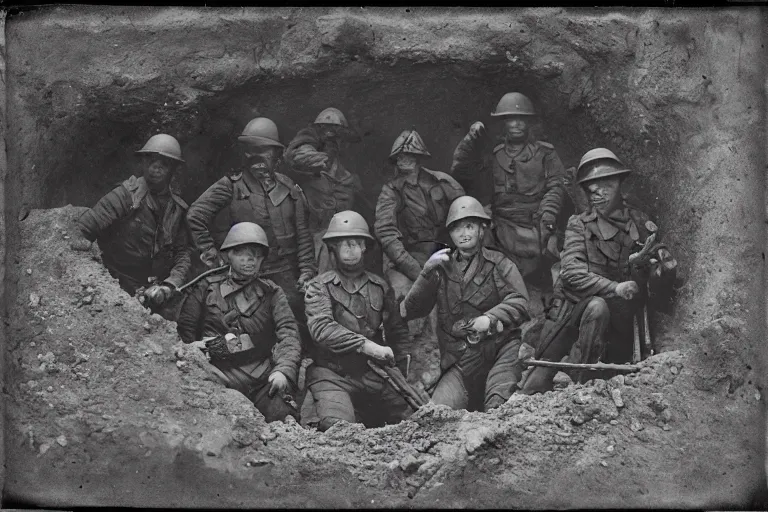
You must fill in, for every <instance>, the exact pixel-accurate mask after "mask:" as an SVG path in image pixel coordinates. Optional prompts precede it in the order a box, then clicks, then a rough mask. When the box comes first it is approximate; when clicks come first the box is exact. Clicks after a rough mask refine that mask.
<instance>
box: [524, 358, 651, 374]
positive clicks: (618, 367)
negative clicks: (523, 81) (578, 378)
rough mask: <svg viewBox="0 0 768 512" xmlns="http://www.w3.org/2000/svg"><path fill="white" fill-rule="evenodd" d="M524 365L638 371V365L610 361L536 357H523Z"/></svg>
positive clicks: (568, 368)
mask: <svg viewBox="0 0 768 512" xmlns="http://www.w3.org/2000/svg"><path fill="white" fill-rule="evenodd" d="M523 364H525V365H526V366H545V367H548V368H560V369H563V370H594V371H597V370H614V371H619V372H627V373H632V372H639V371H640V367H639V366H637V365H633V364H611V363H561V362H557V361H539V360H538V359H533V358H529V359H524V360H523Z"/></svg>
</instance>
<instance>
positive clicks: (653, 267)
mask: <svg viewBox="0 0 768 512" xmlns="http://www.w3.org/2000/svg"><path fill="white" fill-rule="evenodd" d="M629 172H630V170H629V169H628V168H627V167H626V166H625V165H624V164H622V163H621V161H619V159H618V158H617V157H616V155H614V154H613V153H612V152H611V151H609V150H607V149H604V148H597V149H593V150H591V151H589V152H587V153H586V154H585V155H584V156H583V157H582V159H581V163H580V164H579V167H578V171H577V183H578V184H579V185H581V187H582V188H583V189H584V191H585V193H586V195H587V198H588V199H589V204H590V209H589V210H588V211H586V212H584V213H581V214H579V215H573V216H572V217H571V218H570V219H569V220H568V228H567V230H566V234H565V246H564V248H563V252H562V260H561V261H562V263H561V264H562V266H561V270H560V280H559V282H558V283H556V285H555V294H554V298H555V300H554V306H553V308H552V309H551V310H550V311H549V312H548V319H549V320H550V325H551V328H550V329H547V330H546V331H545V332H542V335H543V336H542V340H541V342H540V344H539V346H538V347H537V350H536V357H537V358H539V359H543V360H548V361H560V360H562V359H563V358H565V357H566V356H567V361H568V362H571V363H596V362H598V361H602V362H613V363H624V362H627V361H629V360H630V359H635V360H639V359H640V357H641V354H638V353H637V352H638V350H637V349H638V348H640V347H638V346H637V342H635V337H637V338H639V332H640V331H641V330H644V329H646V330H647V322H643V318H644V317H645V315H647V311H643V308H644V304H645V303H646V301H647V297H648V291H649V288H650V289H653V288H654V287H656V286H657V285H662V284H664V281H666V280H668V279H672V280H674V278H675V274H676V267H677V262H676V261H675V260H674V258H672V255H671V254H670V252H669V250H667V248H666V247H665V246H664V245H663V244H661V243H658V242H657V241H656V237H657V227H656V225H655V224H654V223H653V222H651V221H650V220H649V219H648V216H647V215H646V214H645V213H643V212H642V211H640V210H638V209H635V208H632V207H630V206H628V205H627V204H626V203H625V202H624V200H623V198H622V196H621V183H622V180H623V179H624V178H625V177H626V176H627V174H628V173H629ZM644 313H645V315H644ZM638 315H640V316H639V318H640V321H638ZM636 331H637V334H636ZM643 334H644V335H645V336H644V337H646V338H647V339H648V340H649V341H650V337H649V333H648V332H643ZM644 352H645V354H644V355H649V353H650V347H647V348H646V349H645V350H644ZM556 373H557V370H553V369H550V368H543V367H537V368H535V369H533V370H532V371H531V373H530V375H529V376H528V377H527V379H526V381H525V383H524V385H523V389H522V392H523V393H526V394H531V393H536V392H543V391H547V390H550V389H552V378H553V377H554V375H555V374H556ZM587 373H589V375H587ZM594 376H595V373H594V372H586V373H585V374H584V375H583V377H585V378H593V377H594ZM572 377H573V378H574V379H575V380H577V381H578V380H581V379H582V375H580V374H576V375H572Z"/></svg>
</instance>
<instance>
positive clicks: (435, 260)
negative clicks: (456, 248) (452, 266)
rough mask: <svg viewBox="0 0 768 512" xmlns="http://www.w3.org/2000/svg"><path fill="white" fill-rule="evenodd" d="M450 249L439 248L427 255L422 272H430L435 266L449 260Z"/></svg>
mask: <svg viewBox="0 0 768 512" xmlns="http://www.w3.org/2000/svg"><path fill="white" fill-rule="evenodd" d="M450 252H451V250H450V249H440V250H439V251H437V252H436V253H434V254H433V255H432V256H430V257H429V259H428V260H427V262H426V263H425V264H424V269H423V272H424V273H425V274H427V273H429V272H432V271H433V270H434V269H435V268H436V267H438V266H440V265H442V264H443V263H445V262H447V261H450V259H451V256H450Z"/></svg>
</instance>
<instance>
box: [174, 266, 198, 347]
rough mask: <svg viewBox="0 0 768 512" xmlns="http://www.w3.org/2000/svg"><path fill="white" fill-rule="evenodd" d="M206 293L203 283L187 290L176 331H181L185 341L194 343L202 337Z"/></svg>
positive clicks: (182, 339) (180, 334)
mask: <svg viewBox="0 0 768 512" xmlns="http://www.w3.org/2000/svg"><path fill="white" fill-rule="evenodd" d="M203 282H204V281H203ZM204 294H205V290H204V285H203V283H198V284H197V285H195V286H193V287H192V288H191V289H189V290H185V297H184V298H183V299H182V300H183V302H182V304H181V310H180V311H179V318H178V320H176V332H178V333H179V337H181V341H183V342H184V343H192V342H193V341H196V340H199V339H200V338H201V337H202V326H203V321H204V318H203V316H204V314H205V311H204V305H203V295H204Z"/></svg>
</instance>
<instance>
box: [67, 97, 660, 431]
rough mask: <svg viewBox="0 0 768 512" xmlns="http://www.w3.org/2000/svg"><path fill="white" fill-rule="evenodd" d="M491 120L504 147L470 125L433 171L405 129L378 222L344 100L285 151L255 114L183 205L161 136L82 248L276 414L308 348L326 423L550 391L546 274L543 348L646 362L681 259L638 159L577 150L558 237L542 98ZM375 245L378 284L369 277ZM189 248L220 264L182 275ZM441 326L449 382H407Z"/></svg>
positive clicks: (444, 375)
mask: <svg viewBox="0 0 768 512" xmlns="http://www.w3.org/2000/svg"><path fill="white" fill-rule="evenodd" d="M491 115H492V116H493V117H495V118H498V119H499V120H500V121H501V123H500V124H502V125H503V136H502V137H501V139H500V140H499V141H496V142H498V143H497V144H495V145H494V144H493V143H492V142H493V141H491V140H490V137H489V136H488V134H487V132H486V130H485V127H484V125H483V124H482V123H481V122H476V123H474V124H473V125H472V126H471V128H470V129H469V132H468V133H467V135H466V136H465V137H464V138H463V140H462V141H461V142H460V143H459V145H458V147H457V148H456V150H455V152H454V157H453V165H452V167H451V169H450V172H449V173H444V172H439V171H433V170H430V169H427V168H426V167H424V165H423V164H424V162H425V160H426V159H428V158H429V157H430V153H429V151H428V150H427V148H426V145H425V144H424V141H423V140H422V139H421V137H420V136H419V134H418V133H417V132H416V131H415V130H405V131H404V132H402V133H401V134H400V135H399V136H398V137H397V139H396V140H395V142H394V144H393V146H392V149H391V152H390V155H389V163H390V164H391V165H392V167H394V174H393V177H392V179H390V180H389V181H388V182H387V183H386V184H385V185H384V186H383V188H382V190H381V193H380V195H379V198H378V202H377V204H376V208H375V222H374V225H373V233H371V230H370V229H369V225H368V223H367V222H366V220H365V219H364V217H363V216H362V215H361V214H360V213H357V212H356V211H354V209H355V208H356V207H358V208H359V205H358V204H357V203H358V202H359V201H358V200H357V199H356V198H359V197H360V196H361V192H362V191H363V188H362V186H361V183H360V179H359V177H358V175H357V174H356V173H354V172H352V171H350V170H349V169H347V168H346V167H345V165H344V163H343V158H344V148H345V147H346V145H347V143H348V142H349V141H350V140H354V133H353V131H352V130H351V129H350V127H349V124H348V122H347V120H346V119H345V117H344V115H343V114H342V112H340V111H339V110H338V109H335V108H328V109H326V110H324V111H323V112H321V113H320V114H319V115H318V116H317V118H316V120H315V121H314V122H313V123H312V124H311V125H309V126H307V127H306V128H304V129H302V130H301V131H299V132H298V134H297V135H296V136H295V138H294V139H293V140H292V141H291V142H290V143H289V144H288V146H287V147H285V146H284V145H283V144H282V143H281V142H280V137H279V134H278V129H277V126H276V125H275V123H274V122H272V121H271V120H270V119H268V118H266V117H258V118H255V119H253V120H251V121H250V122H249V123H248V124H247V125H246V126H245V128H244V129H243V132H242V134H241V135H240V136H239V137H238V141H239V145H238V146H239V151H240V153H241V154H240V156H241V157H242V160H241V161H242V166H241V168H240V172H237V173H236V174H233V175H229V176H225V177H223V178H221V179H219V180H218V181H217V182H216V183H214V184H213V185H211V186H210V187H209V188H208V189H207V190H206V191H205V192H204V193H203V194H202V195H201V196H200V197H199V198H198V199H197V200H196V201H194V202H193V203H192V204H191V205H190V206H188V205H187V204H186V203H185V202H184V201H183V200H182V199H181V198H180V197H179V196H178V195H177V194H176V193H175V192H173V191H172V190H171V187H170V183H171V179H172V178H173V176H174V175H175V174H176V173H177V172H178V170H179V169H180V168H181V167H182V165H183V163H184V160H183V158H182V154H181V148H180V146H179V143H178V141H177V140H176V139H175V138H173V137H172V136H170V135H165V134H160V135H155V136H153V137H151V138H150V139H149V141H147V143H146V144H145V146H144V147H143V148H142V149H140V150H139V151H138V154H139V155H140V156H141V158H142V162H143V176H141V177H138V178H137V177H131V178H129V179H128V180H126V181H125V182H123V183H122V184H121V185H120V186H118V187H117V188H115V189H114V190H113V191H111V192H109V193H108V194H107V195H106V196H104V197H103V198H102V199H101V200H100V201H99V202H98V203H97V204H96V205H95V206H94V207H93V208H92V209H89V210H88V211H86V212H85V213H84V214H83V215H82V217H81V218H80V219H79V221H78V223H79V227H80V231H81V236H79V237H75V239H74V240H73V241H72V248H73V249H76V250H89V249H90V247H91V244H92V242H93V241H98V244H99V247H100V249H101V251H102V261H103V263H104V265H105V266H106V268H107V269H108V270H109V272H110V273H111V274H112V275H113V276H114V277H115V278H117V279H118V280H119V283H120V285H121V286H122V287H123V288H124V289H125V290H126V291H128V292H129V293H131V294H135V295H136V296H137V297H138V298H139V299H140V300H141V301H142V303H144V304H145V305H146V306H147V307H148V308H150V309H151V310H152V311H153V312H156V313H159V314H161V315H162V316H164V317H165V318H168V319H170V320H174V321H176V322H177V326H178V333H179V335H180V337H181V339H182V341H183V342H184V343H190V344H193V345H194V346H197V347H199V348H200V349H201V350H203V351H204V352H205V353H206V354H207V356H208V358H209V361H210V364H211V371H212V372H213V373H214V374H215V375H216V376H217V378H218V379H220V380H221V382H222V383H223V384H224V385H226V386H228V387H231V388H233V389H237V390H238V391H240V392H242V393H243V394H244V395H246V396H247V397H248V398H249V399H250V400H251V401H252V402H253V403H254V405H255V406H256V407H257V408H258V410H259V411H261V412H262V413H263V414H264V416H265V418H266V420H267V421H276V420H283V421H293V420H298V419H299V411H298V410H297V406H296V404H295V402H293V401H292V400H291V397H292V396H294V393H297V392H298V393H300V394H303V393H302V392H303V391H304V390H299V389H297V388H298V387H299V380H300V379H299V374H300V367H301V362H302V359H310V360H311V361H312V363H311V364H310V365H309V366H308V367H307V368H306V378H305V381H306V386H305V388H306V391H307V393H306V398H305V399H306V400H312V401H313V404H314V418H315V420H314V421H313V423H311V424H312V425H313V426H316V427H317V428H318V429H320V430H326V429H328V428H330V427H331V426H332V425H333V424H335V423H337V422H339V421H346V422H355V421H362V422H363V423H365V424H366V425H368V426H374V425H380V424H384V423H392V422H396V421H400V420H401V419H403V418H405V417H407V416H408V415H409V414H411V413H412V412H413V410H414V409H415V408H417V407H418V406H419V404H420V403H423V402H424V401H426V400H431V401H433V402H435V403H438V404H444V405H448V406H450V407H452V408H454V409H469V410H485V411H487V410H490V409H493V408H495V407H498V406H500V405H501V404H503V403H505V402H506V401H507V400H508V399H509V397H510V396H511V395H512V394H513V393H515V392H520V393H535V392H542V391H547V390H549V389H552V379H553V377H554V373H555V372H556V370H553V369H552V368H547V367H535V368H529V369H526V367H525V365H524V364H523V361H522V359H521V326H522V325H523V324H524V323H525V322H527V321H528V320H530V319H531V317H532V316H533V314H532V309H531V307H530V306H531V305H530V301H529V289H533V288H538V287H540V286H541V285H540V281H541V280H540V279H539V278H540V276H541V275H549V276H551V279H552V281H550V286H549V289H548V290H546V291H545V293H544V295H545V296H546V297H545V298H546V299H547V300H546V310H545V313H546V318H547V323H546V325H545V329H544V330H543V331H542V335H541V337H540V339H539V341H538V343H536V347H535V351H536V357H537V358H539V359H541V360H548V361H558V362H559V361H562V360H567V361H570V362H573V363H595V362H598V361H602V362H626V361H629V360H630V359H633V358H634V359H637V354H636V350H634V352H635V353H633V334H634V337H635V338H636V337H637V332H634V333H633V325H634V326H635V331H637V317H638V311H641V310H643V308H644V306H645V304H646V302H647V300H648V296H649V293H650V292H651V291H652V290H653V287H654V286H660V284H659V283H663V282H668V281H669V279H670V278H672V279H674V274H675V261H674V259H673V258H672V257H671V254H670V253H669V251H668V249H667V248H666V247H665V246H664V245H663V244H661V243H660V242H658V241H657V240H656V237H657V227H656V226H655V225H654V224H653V223H652V222H651V221H650V220H649V219H648V217H647V216H646V215H645V214H644V213H643V212H641V211H640V210H638V209H636V208H633V207H631V206H629V205H628V204H626V203H625V201H624V199H623V197H622V195H621V184H622V181H623V179H624V178H625V177H626V176H627V174H628V173H629V172H630V169H628V168H627V167H626V166H625V165H624V164H623V163H622V162H621V161H620V160H619V159H618V158H617V157H616V155H614V154H613V153H612V152H611V151H609V150H607V149H603V148H597V149H593V150H591V151H588V152H587V153H586V154H585V155H584V156H583V158H582V159H581V162H580V164H579V167H578V169H577V174H576V182H577V183H578V185H579V186H580V187H582V189H583V191H584V193H585V194H586V196H587V198H588V200H589V208H588V209H587V211H584V212H581V213H578V214H576V215H573V216H571V217H570V219H569V220H568V223H567V229H566V231H565V237H564V241H563V240H560V239H559V237H558V236H557V227H556V226H557V223H558V220H559V215H560V214H561V212H562V210H563V205H564V202H565V198H566V195H567V193H566V170H565V168H564V166H563V164H562V162H561V160H560V158H559V157H558V155H557V152H556V151H555V149H554V147H553V146H552V145H551V144H548V143H546V142H541V141H534V140H531V136H530V128H531V121H532V119H533V118H534V116H535V112H534V109H533V105H532V103H531V101H530V100H529V99H528V98H527V97H525V96H524V95H522V94H519V93H514V92H513V93H508V94H505V95H504V96H503V97H502V98H501V101H500V102H499V103H498V106H497V107H496V109H495V111H494V112H493V113H492V114H491ZM278 170H285V171H286V173H285V174H283V173H281V172H278ZM288 175H290V176H293V178H291V177H289V176H288ZM297 183H298V184H297ZM377 245H378V246H380V250H381V252H382V258H383V268H382V273H381V275H380V274H379V273H378V272H371V271H370V270H369V269H368V268H366V267H367V265H366V253H370V252H371V251H375V250H378V247H377ZM193 254H199V259H200V260H201V261H202V263H204V264H205V266H207V267H208V270H207V271H205V272H203V273H202V274H201V275H199V276H197V277H196V278H194V279H192V280H191V281H189V282H186V281H187V280H188V279H189V278H190V277H191V276H190V275H189V274H191V268H192V264H193V261H192V259H193V258H192V255H193ZM645 329H647V322H646V327H645ZM646 334H647V333H646ZM429 335H433V336H434V337H435V338H436V341H437V344H438V347H439V353H440V370H441V375H440V377H439V378H438V379H437V380H436V381H435V382H434V383H433V384H432V385H430V386H428V387H427V388H426V389H424V388H423V387H422V388H420V389H419V390H417V391H414V389H413V388H410V386H409V384H408V380H407V379H406V378H404V376H405V377H409V373H410V360H411V356H410V353H411V351H413V349H414V344H415V343H418V342H421V341H418V340H425V339H429ZM642 355H643V356H647V355H648V350H647V349H646V350H644V353H643V354H642ZM576 378H581V376H576ZM414 396H416V398H419V397H421V399H422V401H421V402H419V401H418V400H417V399H414Z"/></svg>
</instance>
